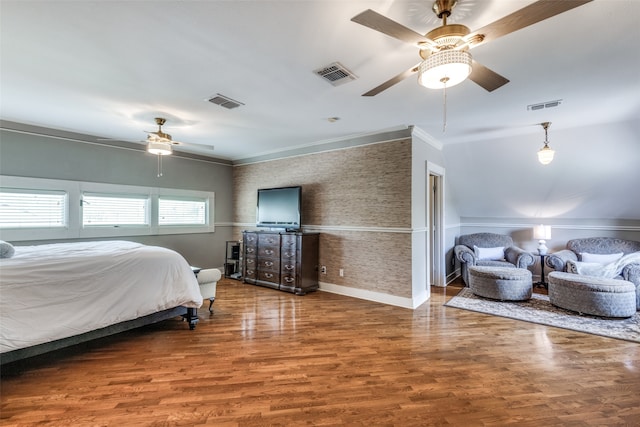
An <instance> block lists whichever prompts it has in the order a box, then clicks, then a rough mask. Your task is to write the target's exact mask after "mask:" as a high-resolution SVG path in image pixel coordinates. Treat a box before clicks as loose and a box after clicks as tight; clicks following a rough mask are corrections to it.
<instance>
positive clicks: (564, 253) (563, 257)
mask: <svg viewBox="0 0 640 427" xmlns="http://www.w3.org/2000/svg"><path fill="white" fill-rule="evenodd" d="M634 252H640V242H635V241H633V240H624V239H616V238H613V237H588V238H585V239H573V240H569V241H568V242H567V247H566V249H563V250H561V251H558V252H554V253H552V254H550V255H548V256H547V258H546V263H547V265H548V266H549V267H551V268H553V269H554V270H557V271H567V261H569V260H571V261H584V260H585V259H583V258H584V257H583V255H582V254H584V253H586V254H591V255H593V254H596V255H610V254H620V253H622V255H623V256H624V255H628V254H631V253H634ZM616 279H624V280H628V281H629V282H631V283H633V284H634V285H635V286H636V303H637V307H638V309H640V264H639V263H630V264H627V265H626V266H624V268H623V269H622V272H621V274H620V276H618V277H616Z"/></svg>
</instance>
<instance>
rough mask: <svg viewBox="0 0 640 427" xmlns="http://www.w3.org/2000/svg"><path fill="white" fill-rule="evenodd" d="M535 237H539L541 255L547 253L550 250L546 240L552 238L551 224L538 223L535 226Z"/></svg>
mask: <svg viewBox="0 0 640 427" xmlns="http://www.w3.org/2000/svg"><path fill="white" fill-rule="evenodd" d="M533 238H534V239H538V253H539V254H540V255H546V253H547V251H548V250H549V249H548V248H547V246H546V243H547V242H546V241H547V240H548V239H550V238H551V226H550V225H542V224H540V225H536V226H535V227H533Z"/></svg>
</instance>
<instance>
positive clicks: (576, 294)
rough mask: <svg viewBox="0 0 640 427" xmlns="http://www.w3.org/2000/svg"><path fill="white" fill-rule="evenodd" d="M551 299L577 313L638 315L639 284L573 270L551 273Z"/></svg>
mask: <svg viewBox="0 0 640 427" xmlns="http://www.w3.org/2000/svg"><path fill="white" fill-rule="evenodd" d="M548 280H549V302H551V304H553V305H555V306H557V307H560V308H564V309H567V310H571V311H577V312H578V313H584V314H591V315H594V316H602V317H631V316H633V315H634V314H636V287H635V286H634V284H633V283H631V282H628V281H626V280H618V279H604V278H601V277H592V276H582V275H579V274H574V273H564V272H560V271H554V272H552V273H549V276H548Z"/></svg>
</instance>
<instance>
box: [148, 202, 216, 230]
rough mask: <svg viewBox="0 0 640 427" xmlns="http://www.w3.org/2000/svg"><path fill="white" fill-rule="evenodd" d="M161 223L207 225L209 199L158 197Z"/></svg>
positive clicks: (159, 221) (159, 222)
mask: <svg viewBox="0 0 640 427" xmlns="http://www.w3.org/2000/svg"><path fill="white" fill-rule="evenodd" d="M158 224H159V225H161V226H162V225H206V224H207V201H206V200H205V199H195V198H194V199H179V198H169V197H160V198H159V199H158Z"/></svg>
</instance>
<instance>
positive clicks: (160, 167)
mask: <svg viewBox="0 0 640 427" xmlns="http://www.w3.org/2000/svg"><path fill="white" fill-rule="evenodd" d="M161 176H162V156H161V155H158V178H160V177H161Z"/></svg>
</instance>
